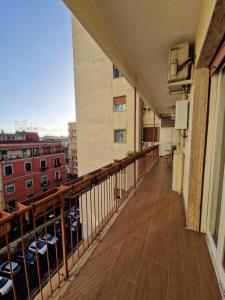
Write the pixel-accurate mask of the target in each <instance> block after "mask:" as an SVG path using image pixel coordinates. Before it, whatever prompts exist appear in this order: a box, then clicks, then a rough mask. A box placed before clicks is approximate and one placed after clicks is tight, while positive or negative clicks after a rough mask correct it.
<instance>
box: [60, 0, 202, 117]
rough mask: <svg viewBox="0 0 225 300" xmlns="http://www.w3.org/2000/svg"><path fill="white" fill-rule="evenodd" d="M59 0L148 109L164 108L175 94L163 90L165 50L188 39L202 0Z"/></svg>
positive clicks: (169, 106)
mask: <svg viewBox="0 0 225 300" xmlns="http://www.w3.org/2000/svg"><path fill="white" fill-rule="evenodd" d="M64 2H65V3H66V5H67V6H68V7H69V8H70V10H71V11H72V13H73V14H74V15H75V16H76V17H77V18H78V20H79V21H80V22H81V23H82V25H83V26H84V27H85V28H86V29H87V30H88V32H89V33H90V34H91V35H92V36H93V37H94V39H95V40H96V42H97V43H98V44H99V46H100V47H101V48H102V49H103V50H104V51H105V53H106V54H107V55H108V56H109V58H110V59H111V60H112V62H113V63H115V65H117V66H118V67H119V68H120V69H121V71H122V72H123V73H124V75H125V77H126V78H127V79H128V81H129V82H130V83H131V84H132V85H133V86H134V85H136V86H137V89H138V92H139V94H140V95H142V96H143V97H144V98H145V100H146V101H147V102H148V103H149V104H150V106H151V107H152V108H153V110H154V111H155V112H156V113H157V114H168V113H170V112H171V111H172V110H173V109H174V108H173V105H174V104H175V101H176V100H177V99H179V98H180V96H179V95H177V96H171V95H170V96H169V95H167V91H168V89H167V85H166V84H167V68H168V50H169V48H170V47H171V46H173V45H175V44H177V43H179V42H183V41H188V42H190V43H191V44H193V43H194V40H195V35H196V32H197V27H198V20H199V17H200V10H201V5H202V0H157V1H156V0H154V1H153V0H113V1H112V0H85V1H84V0H64ZM84 2H85V3H84Z"/></svg>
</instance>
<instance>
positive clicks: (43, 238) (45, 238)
mask: <svg viewBox="0 0 225 300" xmlns="http://www.w3.org/2000/svg"><path fill="white" fill-rule="evenodd" d="M39 240H40V241H43V242H44V243H46V241H47V244H49V245H55V244H56V243H57V242H58V238H57V237H55V236H54V235H51V234H49V233H47V234H46V235H43V236H41V237H40V238H39Z"/></svg>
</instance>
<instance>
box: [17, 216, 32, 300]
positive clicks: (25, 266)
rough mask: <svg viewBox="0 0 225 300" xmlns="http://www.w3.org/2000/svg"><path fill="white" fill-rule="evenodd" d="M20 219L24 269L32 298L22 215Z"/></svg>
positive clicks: (29, 296)
mask: <svg viewBox="0 0 225 300" xmlns="http://www.w3.org/2000/svg"><path fill="white" fill-rule="evenodd" d="M19 221H20V234H21V244H22V253H23V264H24V271H25V278H26V285H27V292H28V298H29V299H31V292H30V284H29V276H28V270H27V262H26V255H25V247H24V234H23V221H22V216H21V215H19Z"/></svg>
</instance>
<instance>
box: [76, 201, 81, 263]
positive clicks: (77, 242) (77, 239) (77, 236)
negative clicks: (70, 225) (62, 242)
mask: <svg viewBox="0 0 225 300" xmlns="http://www.w3.org/2000/svg"><path fill="white" fill-rule="evenodd" d="M78 201H79V196H78ZM77 209H78V207H77V197H76V198H75V220H76V246H77V258H78V260H79V258H80V250H79V234H78V215H77Z"/></svg>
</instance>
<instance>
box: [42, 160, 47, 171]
mask: <svg viewBox="0 0 225 300" xmlns="http://www.w3.org/2000/svg"><path fill="white" fill-rule="evenodd" d="M46 169H47V168H46V164H45V160H41V170H43V171H44V170H46Z"/></svg>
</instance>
